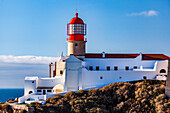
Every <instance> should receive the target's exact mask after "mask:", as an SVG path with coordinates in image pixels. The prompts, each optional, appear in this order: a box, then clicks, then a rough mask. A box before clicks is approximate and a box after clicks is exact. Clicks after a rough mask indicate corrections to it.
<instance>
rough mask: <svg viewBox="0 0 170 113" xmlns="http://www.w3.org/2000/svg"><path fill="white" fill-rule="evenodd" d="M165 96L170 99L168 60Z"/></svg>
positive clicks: (169, 65) (169, 66)
mask: <svg viewBox="0 0 170 113" xmlns="http://www.w3.org/2000/svg"><path fill="white" fill-rule="evenodd" d="M165 94H166V95H167V96H168V97H169V98H170V60H169V62H168V77H167V80H166V88H165Z"/></svg>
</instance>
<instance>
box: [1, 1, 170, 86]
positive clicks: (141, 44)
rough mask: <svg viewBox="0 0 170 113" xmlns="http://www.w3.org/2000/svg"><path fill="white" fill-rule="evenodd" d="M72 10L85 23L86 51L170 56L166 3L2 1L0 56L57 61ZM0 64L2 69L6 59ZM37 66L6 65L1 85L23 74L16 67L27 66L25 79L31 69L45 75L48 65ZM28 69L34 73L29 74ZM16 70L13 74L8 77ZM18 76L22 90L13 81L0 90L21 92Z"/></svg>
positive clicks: (168, 5)
mask: <svg viewBox="0 0 170 113" xmlns="http://www.w3.org/2000/svg"><path fill="white" fill-rule="evenodd" d="M76 8H77V9H78V13H79V17H81V18H82V19H83V20H84V22H85V23H86V24H87V35H86V38H87V40H88V42H87V52H102V51H105V52H111V53H139V52H143V53H164V54H166V55H169V56H170V50H169V49H170V1H169V0H0V55H6V56H7V58H8V55H13V56H27V55H32V56H41V57H44V56H47V57H58V56H59V54H60V53H61V52H62V51H63V52H64V54H65V55H66V48H67V43H66V38H67V37H68V36H67V33H66V29H67V28H66V25H67V23H68V22H69V21H70V20H71V18H73V17H74V14H75V12H76ZM48 61H49V60H48ZM0 62H1V64H0V65H1V67H3V66H4V65H3V64H5V62H6V60H5V61H4V60H2V59H0ZM2 62H3V63H2ZM39 63H40V64H41V62H38V63H37V64H35V63H34V64H32V62H31V63H28V62H26V63H25V62H22V63H21V62H17V63H16V62H15V61H14V63H13V61H10V63H9V62H8V66H7V67H9V68H8V71H7V70H6V68H1V70H0V83H1V84H2V83H5V82H3V81H4V80H6V78H4V77H2V76H4V73H5V75H6V77H8V79H10V80H12V79H14V76H16V75H15V74H17V73H18V72H21V70H20V69H21V68H20V65H24V66H26V67H25V71H26V73H23V76H25V75H29V72H30V70H33V71H34V73H36V74H38V72H39V75H43V76H44V75H46V76H47V74H48V65H47V63H44V64H43V66H42V65H41V66H39ZM14 64H16V67H18V68H17V69H16V67H15V66H14ZM27 65H33V68H34V69H27ZM35 65H37V67H36V66H35ZM24 66H23V67H24ZM4 67H5V66H4ZM14 67H15V69H14V70H15V73H14V72H11V74H8V72H9V70H13V68H14ZM40 67H41V69H40ZM36 69H37V70H36ZM17 70H18V71H17ZM38 70H41V71H38ZM46 70H47V71H46ZM2 71H3V72H2ZM20 74H21V75H20V76H18V77H19V78H18V79H19V80H18V84H20V85H16V84H14V83H15V82H11V83H9V84H8V85H1V84H0V87H19V86H20V87H23V86H22V84H23V80H24V79H23V78H24V77H23V76H22V73H20ZM30 75H32V73H30ZM1 77H2V78H1ZM15 81H17V80H15ZM21 81H22V82H21Z"/></svg>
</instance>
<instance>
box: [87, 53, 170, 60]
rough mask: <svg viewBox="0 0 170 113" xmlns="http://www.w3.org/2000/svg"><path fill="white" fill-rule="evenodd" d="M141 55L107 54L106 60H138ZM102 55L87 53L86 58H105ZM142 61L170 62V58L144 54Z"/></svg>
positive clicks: (161, 55) (162, 55)
mask: <svg viewBox="0 0 170 113" xmlns="http://www.w3.org/2000/svg"><path fill="white" fill-rule="evenodd" d="M139 55H140V54H108V53H106V54H105V58H136V57H138V56H139ZM102 56H103V55H102V53H87V54H85V58H103V57H102ZM142 60H170V57H168V56H166V55H164V54H142Z"/></svg>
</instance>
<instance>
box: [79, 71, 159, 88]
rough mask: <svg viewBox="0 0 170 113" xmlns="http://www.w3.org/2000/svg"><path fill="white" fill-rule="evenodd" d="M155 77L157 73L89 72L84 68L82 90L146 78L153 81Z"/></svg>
mask: <svg viewBox="0 0 170 113" xmlns="http://www.w3.org/2000/svg"><path fill="white" fill-rule="evenodd" d="M155 75H156V71H130V70H129V71H89V70H87V69H85V68H83V70H82V88H83V89H86V88H89V87H96V86H100V85H104V84H110V83H114V82H126V81H135V80H142V79H143V77H144V76H146V77H147V79H153V78H154V77H155ZM101 77H102V79H101Z"/></svg>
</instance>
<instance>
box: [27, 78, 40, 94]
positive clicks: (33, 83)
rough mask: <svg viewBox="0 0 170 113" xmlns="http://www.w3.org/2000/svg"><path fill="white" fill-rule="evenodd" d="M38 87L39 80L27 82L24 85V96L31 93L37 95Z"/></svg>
mask: <svg viewBox="0 0 170 113" xmlns="http://www.w3.org/2000/svg"><path fill="white" fill-rule="evenodd" d="M36 86H37V80H25V84H24V95H28V94H29V92H30V91H32V92H33V93H35V92H36V91H37V90H36Z"/></svg>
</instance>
